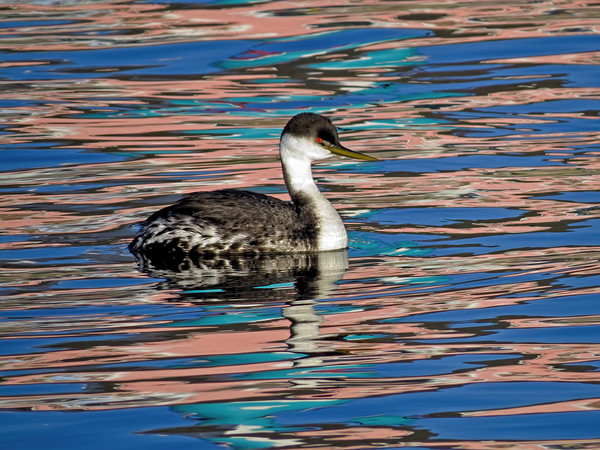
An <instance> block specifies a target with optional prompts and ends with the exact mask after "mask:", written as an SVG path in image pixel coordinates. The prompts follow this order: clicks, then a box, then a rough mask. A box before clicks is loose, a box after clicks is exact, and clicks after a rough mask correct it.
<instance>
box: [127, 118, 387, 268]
mask: <svg viewBox="0 0 600 450" xmlns="http://www.w3.org/2000/svg"><path fill="white" fill-rule="evenodd" d="M279 153H280V157H281V165H282V167H283V177H284V180H285V184H286V186H287V189H288V191H289V194H290V197H291V199H292V201H291V202H286V201H283V200H279V199H277V198H274V197H270V196H267V195H263V194H258V193H254V192H249V191H242V190H235V189H224V190H218V191H212V192H196V193H194V194H190V195H186V196H185V197H183V198H182V199H181V200H179V201H178V202H177V203H175V204H174V205H171V206H167V207H166V208H163V209H161V210H160V211H157V212H155V213H154V214H152V215H151V216H150V217H149V218H148V219H146V221H144V222H143V223H142V225H141V229H140V231H139V232H138V233H137V235H136V236H135V238H134V239H133V241H132V242H131V243H130V244H129V250H130V251H131V252H132V253H133V254H134V255H136V256H137V257H138V258H139V259H142V260H144V259H149V260H151V261H161V260H162V261H165V260H169V261H173V260H177V259H179V258H187V257H190V258H196V257H199V258H201V257H209V256H211V255H219V254H261V253H293V252H319V251H327V250H338V249H343V248H346V247H347V245H348V237H347V235H346V229H345V227H344V224H343V223H342V220H341V218H340V216H339V214H338V213H337V211H336V210H335V209H334V208H333V206H332V205H331V203H329V201H328V200H327V199H326V198H325V197H324V196H323V194H321V192H320V191H319V189H318V188H317V186H316V184H315V182H314V180H313V176H312V171H311V162H312V161H317V160H321V159H325V158H329V157H330V156H332V155H333V154H337V155H343V156H348V157H350V158H356V159H362V160H365V161H376V160H377V158H373V157H372V156H367V155H363V154H361V153H357V152H355V151H352V150H350V149H348V148H346V147H344V146H342V144H340V141H339V138H338V133H337V130H336V128H335V127H334V126H333V124H332V123H331V121H330V120H329V119H328V118H326V117H323V116H321V115H319V114H313V113H301V114H298V115H296V116H294V117H292V119H290V121H289V122H288V123H287V125H286V126H285V128H284V129H283V132H282V134H281V138H280V142H279Z"/></svg>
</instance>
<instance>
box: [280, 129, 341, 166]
mask: <svg viewBox="0 0 600 450" xmlns="http://www.w3.org/2000/svg"><path fill="white" fill-rule="evenodd" d="M280 148H281V152H282V153H286V154H287V156H291V157H292V158H294V159H304V160H310V161H316V160H319V159H325V158H329V157H331V156H332V153H331V152H330V151H329V150H326V149H324V148H323V147H321V145H319V144H317V143H316V142H314V141H311V140H310V139H306V138H298V137H296V136H289V135H286V136H283V137H282V138H281V143H280Z"/></svg>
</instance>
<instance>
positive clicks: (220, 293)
mask: <svg viewBox="0 0 600 450" xmlns="http://www.w3.org/2000/svg"><path fill="white" fill-rule="evenodd" d="M135 256H136V258H137V259H138V263H139V267H140V270H142V271H144V272H146V273H148V275H150V276H152V277H154V278H163V279H165V281H164V282H163V283H161V285H162V286H163V287H167V288H178V289H181V290H182V292H181V294H180V298H181V299H184V300H185V301H186V302H194V303H198V304H200V303H211V304H214V303H215V302H219V303H227V302H231V301H240V300H243V301H249V302H261V301H265V302H267V301H268V302H277V301H284V302H285V305H286V306H284V307H283V308H282V315H283V317H285V318H286V319H288V320H289V321H290V324H291V325H290V338H289V339H288V340H287V341H286V343H287V344H288V346H289V348H290V350H291V351H293V352H298V353H303V354H305V355H307V356H308V355H315V354H317V353H318V351H317V348H316V347H317V346H316V342H315V341H316V340H317V339H318V338H319V337H320V332H319V324H320V323H321V318H320V316H318V315H317V314H316V313H315V310H314V304H315V301H316V300H317V299H326V298H328V297H330V296H331V295H333V294H334V293H335V291H336V282H337V281H339V280H341V279H342V277H343V276H344V273H345V271H346V269H347V268H348V252H347V251H346V250H338V251H330V252H318V253H297V254H275V255H260V256H242V255H239V256H233V257H231V256H230V257H224V256H219V257H212V258H210V259H202V260H192V259H189V258H188V259H186V260H180V261H177V264H165V263H164V262H161V261H158V262H157V261H156V260H149V259H147V258H144V256H143V255H139V254H138V255H135ZM282 286H288V287H291V288H293V290H294V292H293V294H292V296H291V298H290V296H289V289H288V290H286V295H283V294H282V292H283V291H282V290H281V289H278V288H280V287H282ZM302 364H303V365H307V364H308V365H312V364H318V361H312V362H311V361H310V358H308V359H306V360H304V361H303V363H302Z"/></svg>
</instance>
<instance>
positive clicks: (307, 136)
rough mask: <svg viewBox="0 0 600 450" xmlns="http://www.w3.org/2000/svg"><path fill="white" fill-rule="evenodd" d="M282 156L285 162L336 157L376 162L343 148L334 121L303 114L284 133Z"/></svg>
mask: <svg viewBox="0 0 600 450" xmlns="http://www.w3.org/2000/svg"><path fill="white" fill-rule="evenodd" d="M280 152H281V156H282V158H284V159H287V158H292V159H296V160H304V161H306V160H308V161H316V160H319V159H326V158H329V157H331V156H333V155H334V154H336V155H342V156H347V157H349V158H356V159H362V160H365V161H377V158H374V157H372V156H368V155H363V154H362V153H358V152H355V151H353V150H350V149H349V148H346V147H344V146H343V145H342V144H341V143H340V140H339V138H338V133H337V130H336V128H335V126H333V124H332V123H331V121H330V120H329V119H328V118H327V117H324V116H321V115H319V114H314V113H301V114H298V115H296V116H294V117H292V118H291V119H290V121H289V122H288V123H287V125H286V126H285V128H284V129H283V132H282V133H281V141H280Z"/></svg>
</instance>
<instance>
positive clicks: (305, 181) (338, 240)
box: [280, 138, 348, 251]
mask: <svg viewBox="0 0 600 450" xmlns="http://www.w3.org/2000/svg"><path fill="white" fill-rule="evenodd" d="M295 141H296V140H295V139H294V138H290V139H282V141H281V144H280V153H281V165H282V167H283V178H284V180H285V184H286V186H287V188H288V191H289V193H290V197H291V198H292V201H293V202H294V203H295V204H296V206H299V207H301V208H303V209H304V208H307V209H309V210H310V212H311V214H312V217H313V218H314V220H315V222H316V228H317V230H318V235H317V249H318V250H320V251H325V250H338V249H343V248H346V247H347V246H348V237H347V235H346V228H345V227H344V223H343V222H342V219H341V218H340V215H339V214H338V212H337V211H336V210H335V209H334V207H333V206H332V205H331V203H329V200H327V199H326V198H325V197H324V196H323V194H321V192H320V191H319V188H318V187H317V185H316V184H315V181H314V179H313V175H312V170H311V161H310V160H309V159H307V158H306V156H305V155H304V154H302V153H300V152H298V146H299V144H298V142H295Z"/></svg>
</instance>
